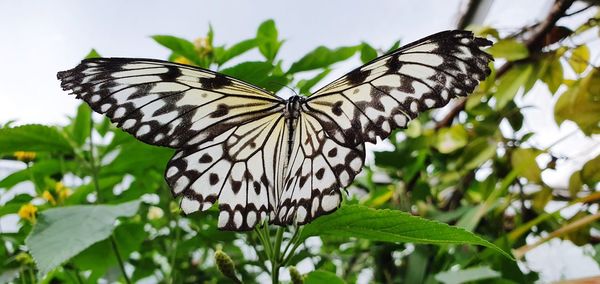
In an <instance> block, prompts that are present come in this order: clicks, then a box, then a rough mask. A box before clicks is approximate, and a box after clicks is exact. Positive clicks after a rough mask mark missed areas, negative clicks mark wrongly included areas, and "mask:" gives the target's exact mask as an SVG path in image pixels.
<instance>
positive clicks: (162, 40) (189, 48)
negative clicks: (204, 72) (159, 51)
mask: <svg viewBox="0 0 600 284" xmlns="http://www.w3.org/2000/svg"><path fill="white" fill-rule="evenodd" d="M152 39H154V40H155V41H156V42H157V43H159V44H160V45H162V46H164V47H166V48H168V49H170V50H171V51H172V52H173V53H174V54H176V55H179V56H183V57H185V58H186V59H188V60H189V61H191V62H193V63H194V64H198V65H200V63H201V60H200V57H199V56H198V53H197V52H196V48H195V47H194V44H193V43H191V42H190V41H188V40H186V39H183V38H179V37H176V36H170V35H154V36H152Z"/></svg>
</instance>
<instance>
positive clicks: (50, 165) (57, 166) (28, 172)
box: [0, 160, 64, 189]
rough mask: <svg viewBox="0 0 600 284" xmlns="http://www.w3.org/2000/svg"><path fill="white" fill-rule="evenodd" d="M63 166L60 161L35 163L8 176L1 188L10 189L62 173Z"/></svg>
mask: <svg viewBox="0 0 600 284" xmlns="http://www.w3.org/2000/svg"><path fill="white" fill-rule="evenodd" d="M62 166H64V164H62V163H61V161H60V160H42V161H39V162H35V163H33V164H32V165H31V166H29V167H27V168H25V169H22V170H19V171H16V172H13V173H11V174H10V175H8V176H6V177H5V178H4V179H3V180H1V181H0V188H6V189H10V188H11V187H13V186H15V185H17V184H18V183H20V182H24V181H27V180H31V179H32V178H36V177H40V176H50V175H53V174H56V173H60V172H61V171H62Z"/></svg>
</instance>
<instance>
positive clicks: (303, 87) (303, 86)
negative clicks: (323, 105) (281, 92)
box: [296, 69, 331, 96]
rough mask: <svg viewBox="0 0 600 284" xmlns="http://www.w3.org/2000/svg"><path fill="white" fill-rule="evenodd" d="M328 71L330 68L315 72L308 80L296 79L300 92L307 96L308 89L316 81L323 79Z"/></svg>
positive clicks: (308, 93)
mask: <svg viewBox="0 0 600 284" xmlns="http://www.w3.org/2000/svg"><path fill="white" fill-rule="evenodd" d="M329 72H331V69H325V70H323V72H321V73H319V74H317V75H316V76H314V77H312V78H310V79H308V80H300V81H298V84H297V85H296V86H297V87H298V88H299V89H300V94H304V95H307V96H309V95H310V94H311V93H310V89H311V88H312V87H314V86H315V85H316V84H317V83H319V82H320V81H321V80H323V78H325V76H327V74H329Z"/></svg>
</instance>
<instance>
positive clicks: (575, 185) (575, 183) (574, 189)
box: [569, 171, 583, 197]
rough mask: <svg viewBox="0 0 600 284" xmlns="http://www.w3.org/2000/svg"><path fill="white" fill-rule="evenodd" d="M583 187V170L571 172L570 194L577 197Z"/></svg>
mask: <svg viewBox="0 0 600 284" xmlns="http://www.w3.org/2000/svg"><path fill="white" fill-rule="evenodd" d="M582 188H583V181H581V171H576V172H574V173H572V174H571V177H570V178H569V194H570V195H571V197H577V194H578V193H579V192H580V191H581V189H582Z"/></svg>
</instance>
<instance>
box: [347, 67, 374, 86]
mask: <svg viewBox="0 0 600 284" xmlns="http://www.w3.org/2000/svg"><path fill="white" fill-rule="evenodd" d="M370 74H371V70H365V71H361V70H360V69H355V70H353V71H352V72H350V73H348V74H346V80H348V83H349V84H351V85H358V84H360V83H362V82H364V81H365V80H366V79H367V78H368V77H369V75H370Z"/></svg>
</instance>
